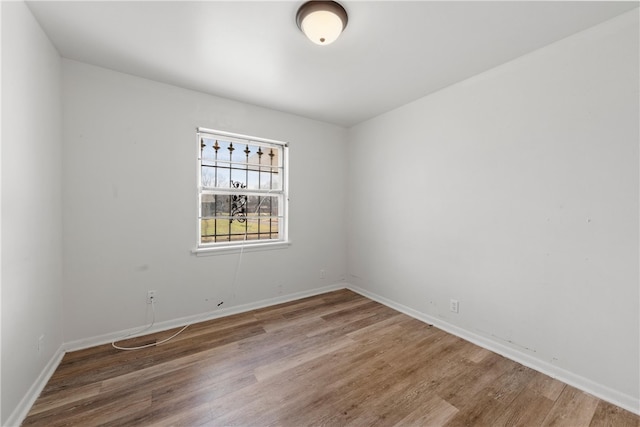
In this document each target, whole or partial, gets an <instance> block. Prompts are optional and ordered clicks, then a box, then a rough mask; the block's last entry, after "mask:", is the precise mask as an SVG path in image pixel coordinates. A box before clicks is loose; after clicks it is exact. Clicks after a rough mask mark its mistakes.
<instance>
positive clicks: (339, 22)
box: [296, 1, 347, 45]
mask: <svg viewBox="0 0 640 427" xmlns="http://www.w3.org/2000/svg"><path fill="white" fill-rule="evenodd" d="M296 22H297V24H298V27H299V28H300V29H301V30H302V32H303V33H304V34H305V35H306V36H307V37H308V38H309V40H311V41H312V42H314V43H315V44H319V45H328V44H331V43H333V42H334V41H336V39H337V38H338V37H339V36H340V34H341V33H342V31H343V30H344V28H345V27H346V26H347V12H346V11H345V10H344V8H343V7H342V6H340V5H339V4H338V3H336V2H334V1H308V2H306V3H305V4H303V5H302V6H300V9H298V13H297V15H296Z"/></svg>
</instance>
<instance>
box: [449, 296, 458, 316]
mask: <svg viewBox="0 0 640 427" xmlns="http://www.w3.org/2000/svg"><path fill="white" fill-rule="evenodd" d="M458 308H459V307H458V300H457V299H452V300H450V301H449V310H451V311H453V312H454V313H457V312H458Z"/></svg>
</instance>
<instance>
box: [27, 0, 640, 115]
mask: <svg viewBox="0 0 640 427" xmlns="http://www.w3.org/2000/svg"><path fill="white" fill-rule="evenodd" d="M302 3H303V1H302V0H301V1H282V2H273V1H255V2H247V1H227V2H223V1H204V2H187V1H161V2H151V1H138V2H130V1H129V2H126V1H125V2H116V1H101V2H95V1H86V2H85V1H64V2H58V1H29V2H28V3H27V4H28V6H29V8H30V9H31V11H32V12H33V14H34V16H35V17H36V19H37V20H38V21H39V23H40V24H41V26H42V27H43V29H44V30H45V32H46V33H47V34H48V36H49V37H50V39H51V40H52V42H53V43H54V44H55V46H56V47H57V48H58V50H59V52H60V54H61V55H62V56H63V57H65V58H70V59H75V60H78V61H82V62H86V63H89V64H94V65H98V66H101V67H105V68H109V69H112V70H116V71H121V72H124V73H129V74H133V75H136V76H140V77H145V78H148V79H152V80H156V81H159V82H164V83H169V84H172V85H176V86H180V87H183V88H187V89H193V90H197V91H200V92H204V93H209V94H212V95H217V96H221V97H226V98H231V99H235V100H238V101H242V102H246V103H250V104H254V105H259V106H263V107H268V108H271V109H275V110H280V111H284V112H288V113H293V114H296V115H300V116H305V117H309V118H312V119H316V120H321V121H325V122H329V123H334V124H337V125H341V126H345V127H349V126H352V125H354V124H356V123H359V122H362V121H364V120H367V119H369V118H372V117H375V116H376V115H379V114H381V113H384V112H386V111H389V110H392V109H394V108H396V107H399V106H401V105H403V104H406V103H408V102H410V101H413V100H415V99H418V98H420V97H422V96H424V95H427V94H429V93H432V92H435V91H437V90H439V89H442V88H444V87H446V86H449V85H451V84H453V83H456V82H459V81H461V80H464V79H466V78H468V77H471V76H473V75H475V74H478V73H480V72H482V71H485V70H488V69H490V68H493V67H495V66H497V65H499V64H502V63H505V62H507V61H510V60H512V59H514V58H516V57H519V56H521V55H524V54H526V53H528V52H531V51H533V50H535V49H538V48H540V47H542V46H545V45H548V44H550V43H552V42H554V41H556V40H559V39H562V38H564V37H567V36H569V35H571V34H573V33H576V32H578V31H581V30H583V29H586V28H588V27H591V26H593V25H596V24H598V23H600V22H602V21H605V20H607V19H610V18H612V17H614V16H616V15H619V14H621V13H624V12H625V11H628V10H630V9H633V8H637V7H638V2H612V1H603V2H593V1H585V2H582V1H569V2H557V1H549V2H543V1H530V2H515V1H514V2H505V1H501V2H481V1H471V2H456V1H447V2H427V1H411V2H401V1H342V2H341V3H342V5H343V6H344V7H345V9H346V10H347V12H348V14H349V24H348V25H347V28H346V30H345V32H344V33H343V34H342V36H341V37H340V38H339V39H338V40H337V41H336V42H335V43H333V44H332V45H329V46H318V45H315V44H313V43H311V42H310V41H309V40H307V39H306V38H305V37H304V35H303V34H302V33H301V32H300V31H299V30H298V28H297V27H296V23H295V14H296V11H297V8H298V7H299V5H300V4H302Z"/></svg>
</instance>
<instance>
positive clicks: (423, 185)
mask: <svg viewBox="0 0 640 427" xmlns="http://www.w3.org/2000/svg"><path fill="white" fill-rule="evenodd" d="M638 77H639V73H638V12H637V10H635V11H633V12H630V13H627V14H626V15H622V16H620V17H618V18H615V19H613V20H611V21H608V22H606V23H604V24H601V25H599V26H597V27H594V28H592V29H589V30H587V31H585V32H582V33H579V34H577V35H574V36H572V37H570V38H568V39H565V40H562V41H560V42H557V43H555V44H553V45H550V46H548V47H546V48H543V49H541V50H539V51H536V52H534V53H532V54H529V55H526V56H524V57H521V58H519V59H517V60H515V61H512V62H510V63H507V64H504V65H502V66H500V67H498V68H496V69H493V70H491V71H489V72H486V73H483V74H481V75H478V76H476V77H474V78H472V79H469V80H467V81H464V82H462V83H460V84H457V85H455V86H452V87H450V88H447V89H445V90H442V91H440V92H438V93H435V94H433V95H431V96H427V97H425V98H422V99H420V100H418V101H416V102H413V103H411V104H409V105H406V106H403V107H401V108H399V109H397V110H394V111H392V112H389V113H387V114H384V115H382V116H380V117H377V118H375V119H372V120H370V121H368V122H365V123H362V124H360V125H358V126H356V127H354V128H353V129H351V131H350V135H349V175H348V176H349V192H350V193H349V197H350V201H351V204H350V213H349V221H348V228H349V231H350V236H349V240H348V245H349V248H348V257H349V258H348V261H349V272H350V275H349V276H348V278H349V281H350V282H352V283H353V284H355V285H356V286H358V287H360V288H361V289H363V290H365V291H367V292H369V293H371V294H372V295H377V296H379V297H382V298H387V299H388V300H390V301H393V302H394V303H397V304H398V305H402V306H404V307H407V308H408V309H411V310H415V312H416V313H420V314H423V315H424V316H425V317H427V318H431V319H435V320H437V321H438V322H439V323H440V324H442V325H445V326H447V327H449V328H452V329H456V330H458V331H462V333H463V334H464V335H466V336H470V337H474V338H477V339H479V341H481V342H484V343H488V344H489V345H491V346H493V347H496V348H506V349H508V353H510V354H511V355H512V356H513V355H515V356H516V357H518V358H519V359H521V360H527V361H529V362H532V364H533V365H535V366H537V367H538V368H543V369H544V370H546V371H548V372H552V373H559V374H561V375H562V376H563V377H564V378H565V379H569V380H570V381H572V382H573V383H576V384H579V385H580V386H581V387H583V388H587V389H591V390H592V391H595V392H597V393H598V394H599V395H601V396H604V397H606V398H608V399H609V400H615V401H616V402H618V403H621V404H623V405H625V406H626V407H628V408H631V409H635V411H636V412H637V411H639V410H640V408H638V399H639V398H640V392H639V389H638V388H639V379H640V376H639V372H638V367H639V366H638V365H639V364H638V360H640V352H639V342H638V340H639V336H640V331H639V317H638V316H639V292H638V283H639V278H638V191H639V188H638V140H639V135H638V117H639V113H640V111H639V107H638ZM451 298H455V299H458V300H459V302H460V312H459V314H454V313H452V312H450V311H449V300H450V299H451ZM530 364H531V363H530Z"/></svg>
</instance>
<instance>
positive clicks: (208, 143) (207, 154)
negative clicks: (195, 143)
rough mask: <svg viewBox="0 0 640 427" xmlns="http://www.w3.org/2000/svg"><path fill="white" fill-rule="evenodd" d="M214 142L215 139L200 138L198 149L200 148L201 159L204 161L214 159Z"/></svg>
mask: <svg viewBox="0 0 640 427" xmlns="http://www.w3.org/2000/svg"><path fill="white" fill-rule="evenodd" d="M215 143H216V140H215V139H209V138H202V142H201V144H200V149H201V150H202V160H205V161H213V160H215V157H216V151H215V148H214V145H215ZM203 144H204V145H203Z"/></svg>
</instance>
